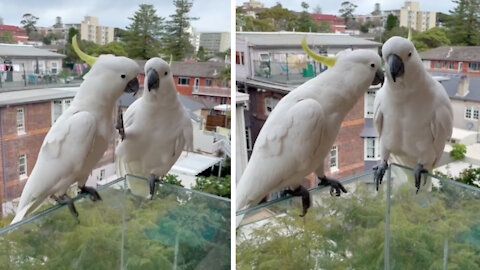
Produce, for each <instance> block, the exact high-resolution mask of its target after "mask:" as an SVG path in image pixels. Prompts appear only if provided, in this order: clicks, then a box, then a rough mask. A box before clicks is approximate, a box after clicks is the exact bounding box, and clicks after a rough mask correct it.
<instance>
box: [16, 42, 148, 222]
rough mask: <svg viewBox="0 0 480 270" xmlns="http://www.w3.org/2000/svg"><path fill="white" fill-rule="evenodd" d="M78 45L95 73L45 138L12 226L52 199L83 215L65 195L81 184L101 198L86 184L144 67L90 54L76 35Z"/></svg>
mask: <svg viewBox="0 0 480 270" xmlns="http://www.w3.org/2000/svg"><path fill="white" fill-rule="evenodd" d="M73 46H74V48H75V50H76V52H77V54H78V55H79V56H80V58H82V59H83V60H84V61H85V62H87V63H88V64H89V65H90V66H91V70H90V71H89V72H88V73H87V74H86V75H85V76H84V81H83V82H82V84H81V85H80V89H79V90H78V92H77V94H76V95H75V98H74V99H73V102H72V104H71V105H70V107H69V108H68V109H67V110H65V112H64V113H63V114H62V115H61V116H60V117H59V118H58V119H57V121H56V122H55V123H54V124H53V126H52V128H51V129H50V131H49V132H48V133H47V135H46V136H45V139H44V141H43V144H42V146H41V148H40V152H39V154H38V159H37V163H36V164H35V167H34V168H33V170H32V173H31V175H30V178H29V179H28V181H27V183H26V185H25V188H24V189H23V192H22V196H21V198H20V203H19V205H18V209H17V213H16V216H15V218H14V219H13V221H12V223H16V222H18V221H20V220H22V219H23V218H24V216H25V215H26V214H28V213H30V212H32V211H34V210H35V209H36V208H37V207H38V206H39V205H40V204H41V203H42V202H43V201H44V200H45V199H46V198H48V197H49V196H51V197H52V198H54V199H55V200H56V201H57V202H59V203H62V204H68V206H69V209H70V211H71V212H72V214H73V215H75V216H78V213H77V211H76V209H75V206H74V205H73V202H72V200H71V199H70V198H68V196H67V195H66V192H67V189H68V188H69V187H70V186H71V185H72V184H74V183H78V187H79V188H80V191H81V193H88V194H90V197H91V198H92V200H98V199H101V198H100V196H99V195H98V193H97V191H96V190H95V189H94V188H92V187H87V186H85V183H86V181H87V178H88V176H89V174H90V173H91V171H92V169H93V168H94V166H95V164H97V162H98V161H99V160H100V158H101V157H102V156H103V153H104V152H105V150H107V147H108V143H109V141H110V139H111V138H112V136H113V134H114V124H113V115H114V111H115V104H116V102H117V100H118V99H119V98H120V96H121V95H122V94H123V93H124V92H136V91H137V90H138V86H139V85H138V79H137V76H138V74H139V72H140V68H139V67H138V65H137V64H136V63H135V61H133V60H131V59H128V58H126V57H116V56H113V55H101V56H100V57H98V58H95V57H91V56H89V55H86V54H84V53H83V52H81V51H80V49H79V48H78V45H77V42H76V37H74V38H73Z"/></svg>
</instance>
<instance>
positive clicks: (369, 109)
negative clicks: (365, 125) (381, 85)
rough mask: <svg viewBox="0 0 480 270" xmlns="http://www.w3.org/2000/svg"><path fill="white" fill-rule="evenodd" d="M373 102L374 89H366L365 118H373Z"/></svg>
mask: <svg viewBox="0 0 480 270" xmlns="http://www.w3.org/2000/svg"><path fill="white" fill-rule="evenodd" d="M374 102H375V91H373V90H368V91H367V93H365V118H373V103H374Z"/></svg>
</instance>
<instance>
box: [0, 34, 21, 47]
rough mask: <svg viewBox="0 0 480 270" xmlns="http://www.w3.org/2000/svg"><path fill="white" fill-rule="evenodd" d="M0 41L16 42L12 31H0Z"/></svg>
mask: <svg viewBox="0 0 480 270" xmlns="http://www.w3.org/2000/svg"><path fill="white" fill-rule="evenodd" d="M0 43H7V44H14V43H17V42H16V41H15V40H14V39H13V34H12V32H3V33H0Z"/></svg>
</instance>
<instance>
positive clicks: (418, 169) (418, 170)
mask: <svg viewBox="0 0 480 270" xmlns="http://www.w3.org/2000/svg"><path fill="white" fill-rule="evenodd" d="M422 173H428V171H427V169H425V168H423V164H420V163H419V164H418V165H417V167H416V168H415V170H413V174H414V175H415V187H416V188H417V192H416V193H418V190H420V183H421V182H422ZM426 183H427V178H426V177H425V181H424V182H423V185H425V184H426Z"/></svg>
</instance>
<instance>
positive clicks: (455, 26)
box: [447, 0, 480, 46]
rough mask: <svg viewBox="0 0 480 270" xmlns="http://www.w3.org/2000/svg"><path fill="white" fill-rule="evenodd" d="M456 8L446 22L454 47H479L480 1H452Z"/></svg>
mask: <svg viewBox="0 0 480 270" xmlns="http://www.w3.org/2000/svg"><path fill="white" fill-rule="evenodd" d="M452 1H453V2H454V3H455V4H457V6H456V7H455V8H454V9H453V10H451V11H450V13H451V14H450V19H449V20H448V21H447V26H448V28H449V30H450V31H449V37H450V40H451V41H452V43H453V44H454V45H467V46H475V45H480V31H479V30H478V29H480V0H452Z"/></svg>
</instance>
